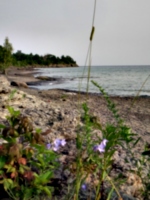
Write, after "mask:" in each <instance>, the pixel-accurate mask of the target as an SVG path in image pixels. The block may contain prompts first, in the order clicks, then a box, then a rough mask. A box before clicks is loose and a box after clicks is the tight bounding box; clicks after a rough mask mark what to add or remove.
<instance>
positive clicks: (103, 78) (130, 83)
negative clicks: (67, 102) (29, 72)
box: [32, 66, 150, 96]
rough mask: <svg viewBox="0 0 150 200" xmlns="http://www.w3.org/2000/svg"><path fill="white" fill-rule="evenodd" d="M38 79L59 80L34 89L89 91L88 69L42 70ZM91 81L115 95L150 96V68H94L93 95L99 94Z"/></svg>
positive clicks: (90, 86)
mask: <svg viewBox="0 0 150 200" xmlns="http://www.w3.org/2000/svg"><path fill="white" fill-rule="evenodd" d="M36 71H37V74H36V75H35V76H39V73H40V76H49V77H54V78H56V81H51V82H49V81H48V82H45V83H44V84H43V83H42V84H40V85H36V86H32V87H34V88H37V89H42V90H48V89H56V88H57V89H66V90H71V91H72V90H74V91H79V90H80V91H86V89H87V81H88V79H87V76H88V67H84V66H81V67H67V68H40V69H36ZM91 80H94V81H96V82H97V83H98V84H99V85H100V86H102V87H103V88H104V90H105V91H106V92H107V93H108V94H109V95H112V96H136V95H137V94H138V92H139V91H140V93H139V95H141V96H142V95H144V96H145V95H146V96H150V66H92V67H91V71H90V79H89V90H88V91H89V92H92V93H98V92H99V90H98V88H97V87H95V86H94V85H93V84H92V83H91Z"/></svg>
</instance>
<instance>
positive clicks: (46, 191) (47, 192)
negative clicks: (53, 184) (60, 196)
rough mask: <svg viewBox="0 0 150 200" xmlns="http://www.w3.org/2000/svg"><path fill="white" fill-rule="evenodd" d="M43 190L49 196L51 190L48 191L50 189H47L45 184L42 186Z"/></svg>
mask: <svg viewBox="0 0 150 200" xmlns="http://www.w3.org/2000/svg"><path fill="white" fill-rule="evenodd" d="M43 191H44V192H45V193H46V194H47V195H48V196H51V191H50V189H49V188H48V187H47V186H45V187H43Z"/></svg>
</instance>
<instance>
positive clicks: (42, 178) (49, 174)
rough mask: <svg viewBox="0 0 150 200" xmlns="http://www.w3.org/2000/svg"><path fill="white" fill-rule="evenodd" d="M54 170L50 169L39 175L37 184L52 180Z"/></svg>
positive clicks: (36, 180)
mask: <svg viewBox="0 0 150 200" xmlns="http://www.w3.org/2000/svg"><path fill="white" fill-rule="evenodd" d="M52 175H53V172H52V171H48V172H46V173H44V174H41V175H40V176H39V177H37V178H36V179H35V181H34V183H35V184H41V185H43V184H46V183H48V181H49V180H50V178H51V177H52Z"/></svg>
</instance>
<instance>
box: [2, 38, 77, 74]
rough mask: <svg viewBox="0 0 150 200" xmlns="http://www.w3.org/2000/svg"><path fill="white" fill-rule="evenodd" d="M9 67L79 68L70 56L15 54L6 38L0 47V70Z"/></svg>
mask: <svg viewBox="0 0 150 200" xmlns="http://www.w3.org/2000/svg"><path fill="white" fill-rule="evenodd" d="M9 66H16V67H29V66H31V67H35V66H36V67H66V66H69V67H71V66H72V67H74V66H77V63H76V61H75V60H74V59H73V58H71V57H70V56H69V55H67V56H64V55H62V56H61V57H57V56H55V55H53V54H46V55H43V56H42V55H38V54H32V53H30V54H25V53H23V52H22V51H21V50H18V51H17V52H15V53H13V46H12V44H11V43H10V42H9V38H8V37H6V38H5V41H4V44H3V46H2V45H0V70H3V69H6V68H7V67H9Z"/></svg>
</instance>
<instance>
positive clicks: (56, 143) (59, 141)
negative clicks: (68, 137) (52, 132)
mask: <svg viewBox="0 0 150 200" xmlns="http://www.w3.org/2000/svg"><path fill="white" fill-rule="evenodd" d="M65 144H66V141H65V140H64V139H56V140H55V141H54V147H53V150H54V151H58V150H59V148H60V147H61V146H65Z"/></svg>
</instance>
